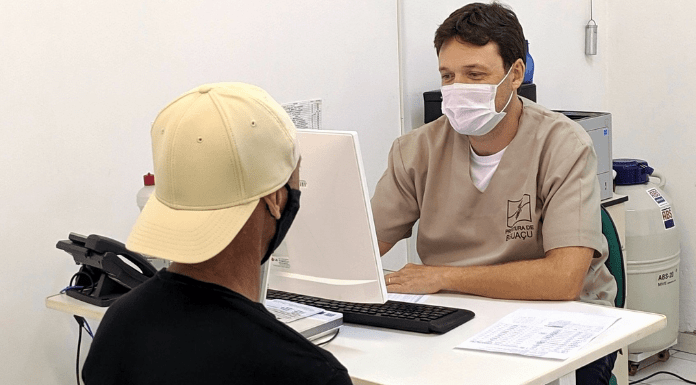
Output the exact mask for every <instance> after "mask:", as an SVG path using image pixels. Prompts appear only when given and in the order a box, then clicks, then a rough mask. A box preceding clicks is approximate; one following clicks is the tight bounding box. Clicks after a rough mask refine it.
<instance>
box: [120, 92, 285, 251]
mask: <svg viewBox="0 0 696 385" xmlns="http://www.w3.org/2000/svg"><path fill="white" fill-rule="evenodd" d="M151 136H152V155H153V160H154V166H155V176H156V178H157V183H156V185H155V192H154V194H152V196H151V197H150V200H149V201H148V202H147V204H146V205H145V207H144V208H143V211H142V212H141V213H140V216H139V217H138V220H137V221H136V223H135V225H134V226H133V230H132V231H131V233H130V236H129V237H128V240H127V242H126V247H127V248H128V249H130V250H132V251H135V252H138V253H143V254H146V255H150V256H153V257H158V258H163V259H168V260H171V261H175V262H181V263H199V262H203V261H205V260H208V259H210V258H212V257H214V256H215V255H217V254H218V253H219V252H220V251H222V250H223V249H224V248H225V247H226V246H227V245H228V244H229V243H230V242H231V241H232V239H234V237H235V236H236V235H237V233H238V232H239V230H240V229H241V228H242V226H244V224H245V223H246V221H247V220H248V219H249V217H250V216H251V213H252V212H253V211H254V209H255V208H256V206H257V204H258V202H259V199H260V198H261V197H263V196H265V195H268V194H270V193H272V192H274V191H276V190H278V189H279V188H281V187H283V186H284V185H285V184H286V183H287V181H288V179H290V175H291V174H292V172H293V171H294V170H295V167H296V166H297V160H298V158H299V151H298V148H297V139H296V130H295V125H294V124H293V123H292V121H291V120H290V117H289V116H288V114H287V113H286V112H285V110H283V108H282V107H281V106H280V105H279V104H278V103H277V102H276V101H275V100H273V98H271V96H270V95H268V94H267V93H266V92H265V91H264V90H262V89H261V88H258V87H256V86H252V85H249V84H243V83H216V84H205V85H202V86H200V87H197V88H195V89H193V90H191V91H189V92H186V93H185V94H183V95H181V96H179V97H178V98H177V99H176V100H174V101H173V102H172V103H170V104H169V105H168V106H167V107H165V108H164V109H163V110H162V111H161V112H160V114H159V115H158V116H157V119H156V120H155V122H154V123H153V124H152V130H151Z"/></svg>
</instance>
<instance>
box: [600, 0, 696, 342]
mask: <svg viewBox="0 0 696 385" xmlns="http://www.w3.org/2000/svg"><path fill="white" fill-rule="evenodd" d="M595 3H596V2H595ZM607 8H608V11H607V18H606V21H605V22H604V25H605V27H604V28H603V29H602V25H601V24H600V29H599V31H600V32H599V33H603V34H605V35H608V36H609V39H608V44H607V45H605V46H604V47H600V55H602V56H604V57H606V58H607V60H608V62H609V63H610V65H609V66H608V68H607V87H606V90H607V95H606V99H607V102H608V103H607V109H608V110H609V111H611V112H612V115H613V127H614V136H613V139H614V157H615V158H641V159H645V160H647V161H648V163H649V164H650V166H651V167H653V168H655V169H656V170H658V171H660V172H661V173H662V174H664V175H665V176H666V177H667V185H666V186H665V189H664V190H665V193H666V194H667V195H668V196H669V197H670V198H671V203H672V205H673V208H674V215H675V216H674V218H675V222H676V224H677V227H678V229H679V232H680V234H681V271H680V273H681V276H680V280H681V290H680V295H681V301H680V307H681V309H680V325H679V330H680V331H686V332H694V331H695V330H696V287H695V285H696V238H695V234H694V231H695V230H696V201H695V200H694V197H695V196H696V151H695V150H694V145H696V130H694V122H696V112H694V103H695V102H696V96H695V94H694V92H695V91H694V90H696V74H695V73H694V69H695V68H696V42H694V40H693V38H692V37H693V36H694V35H695V34H696V25H695V24H694V22H693V15H694V13H696V3H694V2H693V1H689V0H678V1H671V2H668V3H664V4H662V3H660V4H659V5H658V4H657V3H655V2H653V1H649V0H634V1H607ZM629 295H630V293H629Z"/></svg>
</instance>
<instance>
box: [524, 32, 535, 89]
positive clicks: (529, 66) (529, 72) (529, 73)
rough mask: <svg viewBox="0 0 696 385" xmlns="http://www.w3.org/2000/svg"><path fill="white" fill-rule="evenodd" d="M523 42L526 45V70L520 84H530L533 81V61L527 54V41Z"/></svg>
mask: <svg viewBox="0 0 696 385" xmlns="http://www.w3.org/2000/svg"><path fill="white" fill-rule="evenodd" d="M524 42H525V44H526V45H527V58H526V59H525V61H526V63H525V64H526V68H525V70H524V80H523V81H522V83H532V82H533V81H534V59H533V58H532V55H531V54H530V53H529V40H525V41H524Z"/></svg>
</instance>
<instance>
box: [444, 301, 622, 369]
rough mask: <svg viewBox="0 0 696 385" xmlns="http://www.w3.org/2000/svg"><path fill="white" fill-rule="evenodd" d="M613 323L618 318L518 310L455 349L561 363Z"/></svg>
mask: <svg viewBox="0 0 696 385" xmlns="http://www.w3.org/2000/svg"><path fill="white" fill-rule="evenodd" d="M617 320H619V317H610V316H602V315H593V314H585V313H575V312H563V311H548V310H534V309H518V310H516V311H514V312H512V313H510V314H508V315H507V316H505V317H503V318H502V319H500V320H499V321H498V322H496V323H495V324H493V325H491V326H489V327H488V328H486V329H485V330H483V331H481V332H480V333H478V334H476V335H474V336H473V337H471V338H469V339H468V340H466V341H464V342H463V343H461V344H459V345H457V348H460V349H473V350H486V351H491V352H498V353H511V354H520V355H525V356H533V357H543V358H554V359H560V360H565V359H566V358H568V357H570V356H571V355H572V354H573V353H575V352H576V351H578V350H580V349H581V348H582V347H583V346H585V345H586V344H587V343H588V342H590V341H591V340H592V339H593V338H595V337H597V336H598V335H599V334H601V333H602V332H604V331H605V330H607V329H608V328H609V327H610V326H611V325H613V324H614V323H615V322H616V321H617Z"/></svg>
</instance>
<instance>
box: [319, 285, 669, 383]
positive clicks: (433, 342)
mask: <svg viewBox="0 0 696 385" xmlns="http://www.w3.org/2000/svg"><path fill="white" fill-rule="evenodd" d="M426 303H429V304H435V305H442V306H451V307H459V308H466V309H469V310H472V311H473V312H474V313H476V317H474V319H472V320H471V321H469V322H467V323H465V324H464V325H462V326H459V327H458V328H456V329H453V330H451V331H449V332H447V333H446V334H443V335H433V334H419V333H410V332H401V331H395V330H386V329H381V328H373V327H367V326H357V325H344V326H343V327H342V328H341V332H340V334H339V336H338V337H337V338H336V339H335V340H333V341H332V342H330V343H329V344H327V345H324V348H325V349H327V350H328V351H330V352H331V353H333V354H334V356H336V358H337V359H338V360H339V361H340V362H341V363H342V364H343V365H345V366H346V368H348V373H350V375H351V377H353V378H354V379H355V380H357V381H356V383H360V382H361V381H363V382H364V383H378V384H426V383H428V384H455V383H456V384H547V383H550V382H553V381H555V380H557V379H558V378H561V377H563V376H564V375H567V374H569V373H572V372H574V371H575V369H577V368H580V367H582V366H584V365H586V364H588V363H590V362H592V361H594V360H596V359H598V358H600V357H602V356H605V355H607V354H609V353H611V352H614V351H616V350H619V349H621V348H622V347H624V346H626V345H628V344H630V343H632V342H634V341H637V340H639V339H641V338H643V337H645V336H647V335H649V334H652V333H654V332H656V331H658V330H660V329H662V328H664V327H665V325H666V324H667V320H666V318H665V317H664V316H663V315H659V314H651V313H644V312H637V311H633V310H625V309H616V308H610V307H605V306H598V305H591V304H586V303H581V302H574V301H569V302H550V301H508V300H492V299H488V298H481V297H475V296H466V295H460V294H438V295H435V296H431V297H430V298H429V299H428V301H426ZM519 308H534V309H543V310H562V311H574V312H586V313H592V314H601V315H611V316H620V317H621V319H620V320H619V321H618V322H617V323H615V324H614V325H612V326H611V327H610V328H609V329H608V330H607V331H606V332H604V333H602V334H601V335H599V336H598V337H597V338H595V339H594V340H593V341H591V342H590V344H589V345H588V346H586V347H585V348H583V349H582V350H581V351H580V352H578V353H577V354H576V355H575V356H573V357H571V358H569V359H567V360H564V361H560V360H551V359H542V358H533V357H525V356H519V355H512V354H502V353H490V352H483V351H473V350H463V349H454V347H455V346H457V345H459V344H460V343H461V342H463V341H464V340H466V339H467V338H469V337H471V336H473V335H474V334H476V333H478V332H480V331H481V330H483V329H485V328H486V327H488V326H489V325H491V324H493V323H494V322H496V321H498V320H499V319H500V318H502V317H503V316H505V315H507V314H509V313H511V312H513V311H514V310H516V309H519ZM626 353H627V352H624V354H626Z"/></svg>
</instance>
